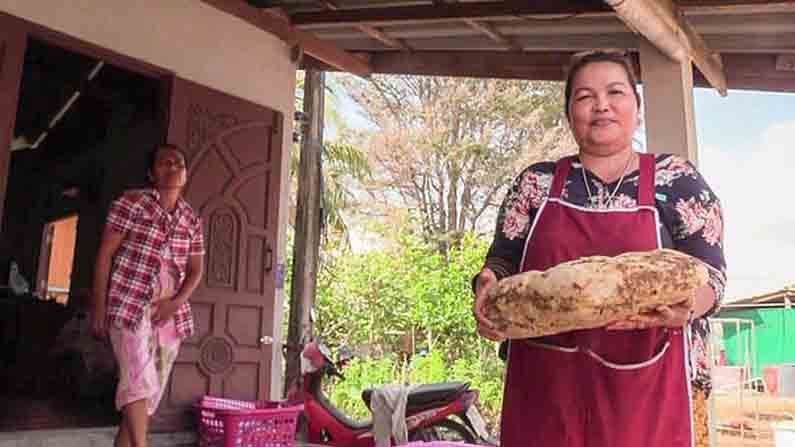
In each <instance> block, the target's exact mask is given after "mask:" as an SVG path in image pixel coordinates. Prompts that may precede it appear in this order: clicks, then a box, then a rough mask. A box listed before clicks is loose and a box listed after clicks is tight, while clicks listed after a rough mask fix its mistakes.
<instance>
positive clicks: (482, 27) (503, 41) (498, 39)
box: [433, 0, 524, 51]
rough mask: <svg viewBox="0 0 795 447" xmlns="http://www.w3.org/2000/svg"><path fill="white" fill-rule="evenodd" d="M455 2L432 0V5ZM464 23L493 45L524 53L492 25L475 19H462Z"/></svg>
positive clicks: (451, 0) (455, 1) (520, 47)
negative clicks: (493, 43)
mask: <svg viewBox="0 0 795 447" xmlns="http://www.w3.org/2000/svg"><path fill="white" fill-rule="evenodd" d="M455 3H457V0H433V4H434V5H446V4H455ZM463 20H464V22H465V23H466V24H467V25H469V27H470V28H472V29H474V30H476V31H478V32H479V33H481V34H485V35H486V36H488V37H489V39H491V40H492V41H494V42H495V43H497V44H499V45H502V46H504V47H505V49H507V50H514V51H524V48H522V46H521V45H519V44H517V43H516V42H514V41H513V40H511V39H509V38H508V37H506V36H504V35H503V34H502V33H500V32H499V31H498V30H497V29H496V28H495V27H494V26H493V25H492V24H490V23H487V22H481V21H479V20H475V19H463Z"/></svg>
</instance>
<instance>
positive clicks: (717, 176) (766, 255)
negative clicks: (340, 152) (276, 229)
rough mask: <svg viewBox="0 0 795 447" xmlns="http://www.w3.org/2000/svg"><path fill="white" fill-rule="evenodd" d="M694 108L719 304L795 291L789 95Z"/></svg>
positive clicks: (752, 95)
mask: <svg viewBox="0 0 795 447" xmlns="http://www.w3.org/2000/svg"><path fill="white" fill-rule="evenodd" d="M340 102H341V106H342V109H343V110H345V112H344V116H345V119H346V121H347V123H348V125H351V126H352V127H367V124H366V123H367V122H366V120H365V119H364V118H362V117H361V115H360V114H359V113H358V112H357V110H356V109H357V107H356V106H355V105H353V103H352V102H351V101H350V100H349V99H348V98H345V97H340ZM694 107H695V116H696V134H697V139H698V149H699V165H698V168H699V171H701V173H702V175H703V176H704V177H705V179H706V180H707V183H708V184H709V185H710V187H711V188H712V189H713V191H714V192H715V194H717V195H718V197H719V198H720V200H721V203H722V204H723V209H724V229H725V240H724V244H725V254H726V261H727V265H728V270H727V271H728V283H727V289H726V298H727V300H733V299H741V298H747V297H750V296H755V295H760V294H765V293H770V292H776V291H779V290H781V289H782V288H783V287H785V286H788V285H792V286H795V200H792V198H791V197H792V194H795V94H789V93H767V92H756V91H742V90H730V91H729V95H728V96H727V97H721V96H720V95H718V93H717V92H716V91H714V90H711V89H705V88H696V89H695V92H694Z"/></svg>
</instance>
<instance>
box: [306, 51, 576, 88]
mask: <svg viewBox="0 0 795 447" xmlns="http://www.w3.org/2000/svg"><path fill="white" fill-rule="evenodd" d="M367 54H368V55H369V57H370V63H371V65H372V67H373V73H382V74H414V75H428V76H463V77H481V78H501V79H534V80H547V81H560V80H563V79H564V75H563V67H565V66H566V65H567V64H568V61H569V57H570V56H571V53H536V52H533V53H527V52H525V53H518V54H517V53H507V52H504V51H499V52H487V51H414V52H412V53H410V54H407V53H400V52H394V51H392V52H374V53H367ZM303 68H316V69H321V70H328V69H331V67H328V66H327V65H326V64H323V63H322V62H320V61H317V60H315V59H312V58H306V59H305V60H304V64H303Z"/></svg>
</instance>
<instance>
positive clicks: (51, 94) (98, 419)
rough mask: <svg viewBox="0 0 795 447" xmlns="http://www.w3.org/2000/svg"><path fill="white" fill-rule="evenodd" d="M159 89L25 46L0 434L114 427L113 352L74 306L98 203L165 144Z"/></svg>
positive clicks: (8, 205) (84, 285) (91, 248)
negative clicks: (48, 429) (98, 337)
mask: <svg viewBox="0 0 795 447" xmlns="http://www.w3.org/2000/svg"><path fill="white" fill-rule="evenodd" d="M164 90H165V89H164V87H163V83H162V82H161V80H160V79H158V78H154V77H148V76H145V75H142V74H140V73H137V72H132V71H129V70H126V69H124V68H121V67H119V66H117V65H114V64H112V63H109V62H107V61H104V60H102V59H99V58H97V57H91V56H87V55H84V54H80V53H77V52H74V51H70V50H67V49H65V48H62V47H59V46H57V45H54V44H52V43H49V42H45V41H43V40H37V39H36V38H31V37H29V38H28V40H27V46H26V51H25V56H24V64H23V69H22V79H21V85H20V88H19V101H18V106H17V111H16V123H15V127H14V133H13V141H12V144H11V148H10V149H11V155H10V162H9V172H8V186H7V191H6V196H5V206H4V209H5V211H4V213H3V222H2V225H3V226H2V233H0V247H2V250H1V251H0V269H2V270H0V283H4V284H3V285H5V287H0V307H1V309H0V359H1V360H2V361H0V431H2V430H22V429H43V428H68V427H84V426H92V427H96V426H104V425H111V424H115V423H116V422H117V418H118V416H117V414H116V412H115V410H114V405H113V397H114V392H115V384H116V376H115V365H114V360H113V355H112V352H111V350H110V346H109V345H108V344H107V343H103V342H98V341H95V340H93V339H92V337H91V336H90V333H89V330H88V329H89V325H88V319H87V318H86V310H87V309H90V293H91V285H92V276H93V265H94V257H95V256H96V250H97V247H98V246H99V242H100V236H101V233H102V228H103V226H104V219H105V215H106V212H107V208H108V206H109V204H110V202H111V201H112V200H113V198H115V197H116V196H118V195H119V194H120V193H121V192H122V191H123V190H125V189H129V188H135V187H140V186H143V185H144V184H145V182H146V157H147V154H148V153H149V152H150V151H151V150H152V149H153V148H154V147H155V145H157V144H158V143H160V142H162V141H164V139H165V126H164V123H165V122H166V121H165V115H164V114H163V112H162V107H161V106H162V105H163V104H164V103H165V101H164V100H163V98H165V97H167V96H166V92H165V91H164ZM12 265H13V266H14V278H13V281H12V278H10V277H8V275H7V274H6V273H7V272H10V270H11V266H12ZM12 283H13V284H12ZM12 285H16V287H11V286H12Z"/></svg>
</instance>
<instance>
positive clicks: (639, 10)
mask: <svg viewBox="0 0 795 447" xmlns="http://www.w3.org/2000/svg"><path fill="white" fill-rule="evenodd" d="M604 1H605V3H607V4H609V5H610V6H611V7H613V8H614V9H615V11H616V14H617V15H618V17H619V18H620V19H621V20H622V21H624V23H626V25H627V26H628V27H629V28H630V29H632V30H634V31H636V32H637V33H639V34H641V35H643V36H644V37H645V38H646V39H648V40H649V42H651V43H652V44H653V45H654V46H655V47H657V48H658V49H659V50H660V51H662V52H663V53H664V54H666V55H667V56H668V57H669V58H671V59H673V60H675V61H677V62H688V63H689V62H690V61H691V60H692V61H693V62H694V63H695V64H696V66H697V67H698V68H699V70H701V73H703V74H704V76H705V77H706V78H707V80H709V81H710V84H712V86H713V87H715V88H716V89H717V90H718V92H720V94H721V95H723V96H725V95H726V75H725V74H724V73H723V65H722V63H721V60H720V55H719V54H718V53H713V52H712V51H710V50H709V49H708V48H707V45H706V44H705V43H704V40H703V39H702V38H701V36H699V35H698V33H696V31H695V30H694V29H693V27H692V26H691V25H690V23H689V22H688V21H687V19H685V18H684V16H682V15H681V14H679V12H678V11H677V10H676V7H675V5H674V4H673V2H672V1H671V0H604Z"/></svg>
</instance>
